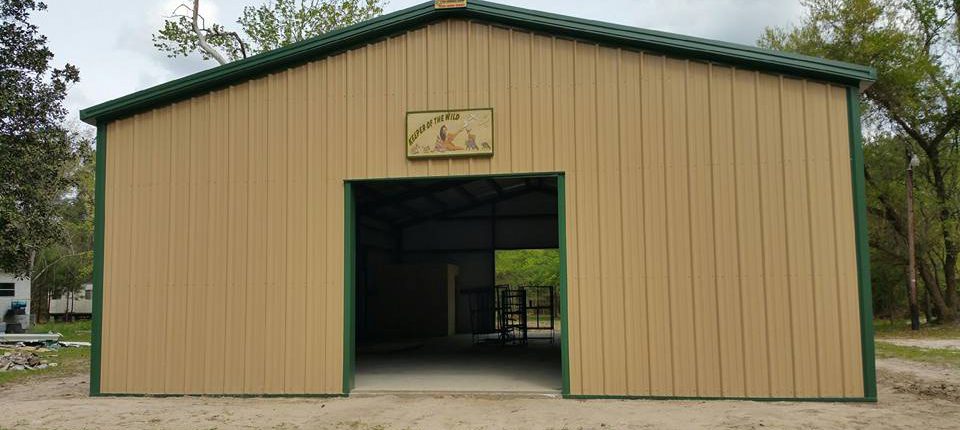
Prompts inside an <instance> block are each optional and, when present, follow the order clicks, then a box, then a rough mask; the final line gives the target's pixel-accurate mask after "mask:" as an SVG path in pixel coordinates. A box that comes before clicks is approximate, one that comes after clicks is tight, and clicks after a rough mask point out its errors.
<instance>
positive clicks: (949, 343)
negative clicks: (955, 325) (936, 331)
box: [877, 338, 960, 349]
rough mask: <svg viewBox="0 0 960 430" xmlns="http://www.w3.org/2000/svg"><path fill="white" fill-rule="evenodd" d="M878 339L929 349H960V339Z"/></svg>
mask: <svg viewBox="0 0 960 430" xmlns="http://www.w3.org/2000/svg"><path fill="white" fill-rule="evenodd" d="M877 340H878V341H882V342H888V343H892V344H894V345H900V346H912V347H916V348H929V349H960V339H899V338H882V339H877Z"/></svg>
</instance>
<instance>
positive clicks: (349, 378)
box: [343, 172, 570, 395]
mask: <svg viewBox="0 0 960 430" xmlns="http://www.w3.org/2000/svg"><path fill="white" fill-rule="evenodd" d="M485 178H556V179H557V201H558V203H557V206H558V207H557V209H558V210H559V211H558V213H557V217H558V218H557V220H558V221H557V223H558V224H559V229H560V231H559V233H560V237H559V240H560V350H561V362H562V365H561V366H562V369H563V371H562V372H563V375H562V379H563V381H562V382H563V385H562V386H563V388H562V391H561V393H562V394H564V395H566V394H567V393H569V392H570V360H569V358H568V357H567V354H568V352H567V351H568V346H567V343H568V342H569V341H568V338H567V329H566V327H567V270H566V267H567V248H566V246H567V245H566V243H567V233H566V229H565V226H566V215H565V212H564V211H565V207H566V194H565V182H564V174H563V172H546V173H499V174H498V173H493V174H480V175H453V176H413V177H409V176H408V177H393V178H379V179H347V180H345V181H344V184H345V187H346V188H345V193H344V195H345V197H344V199H345V200H344V213H345V215H344V218H345V220H344V228H345V229H347V230H346V231H345V232H344V238H345V239H344V242H345V243H344V329H343V336H344V340H343V350H344V353H343V363H344V366H343V393H344V395H346V394H349V393H350V389H352V388H353V378H354V364H355V358H356V356H355V349H356V319H355V317H354V312H355V311H354V308H353V303H354V300H355V298H354V294H356V286H355V285H354V276H355V275H354V272H355V270H356V228H355V227H356V225H355V224H356V223H355V218H354V217H355V213H354V210H355V207H354V194H353V188H352V184H354V183H367V182H386V181H414V182H416V181H436V180H443V181H447V180H457V179H485ZM348 301H349V303H348ZM347 363H350V367H349V368H348V366H347Z"/></svg>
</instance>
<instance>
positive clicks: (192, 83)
mask: <svg viewBox="0 0 960 430" xmlns="http://www.w3.org/2000/svg"><path fill="white" fill-rule="evenodd" d="M445 18H463V19H476V20H480V21H486V22H491V23H497V24H502V25H509V26H514V27H519V28H525V29H529V30H533V31H542V32H546V33H550V34H555V35H559V36H566V37H572V38H579V39H585V40H591V41H595V42H598V43H604V44H609V45H613V46H619V47H625V48H630V49H647V50H651V51H656V52H663V53H666V54H672V55H679V56H683V57H688V58H695V59H700V60H704V61H715V62H719V63H725V64H731V65H736V66H742V67H748V68H753V69H758V70H768V71H773V72H777V73H786V74H790V75H795V76H800V77H807V78H814V79H821V80H825V81H831V82H838V83H842V84H845V85H854V86H857V85H861V84H862V83H866V82H872V81H874V80H876V71H875V70H874V69H873V68H870V67H866V66H860V65H856V64H850V63H844V62H839V61H832V60H825V59H822V58H815V57H808V56H804V55H799V54H792V53H785V52H777V51H771V50H766V49H760V48H756V47H752V46H747V45H739V44H734V43H726V42H719V41H714V40H708V39H701V38H696V37H689V36H681V35H677V34H672V33H665V32H660V31H653V30H644V29H639V28H634V27H629V26H625V25H618V24H611V23H605V22H600V21H593V20H587V19H580V18H574V17H569V16H564V15H558V14H552V13H545V12H540V11H535V10H530V9H523V8H518V7H512V6H504V5H500V4H496V3H490V2H485V1H481V0H470V1H469V2H468V3H467V6H466V7H464V8H455V9H435V8H434V7H433V2H432V1H430V2H426V3H421V4H419V5H416V6H412V7H410V8H407V9H403V10H400V11H397V12H393V13H390V14H387V15H383V16H380V17H377V18H374V19H371V20H368V21H364V22H362V23H359V24H355V25H352V26H349V27H346V28H343V29H340V30H337V31H331V32H329V33H326V34H324V35H322V36H319V37H316V38H313V39H309V40H305V41H302V42H298V43H294V44H291V45H288V46H285V47H283V48H279V49H275V50H272V51H269V52H265V53H262V54H259V55H255V56H252V57H250V58H246V59H243V60H239V61H234V62H231V63H228V64H225V65H222V66H219V67H215V68H212V69H209V70H204V71H201V72H198V73H194V74H192V75H189V76H186V77H183V78H180V79H177V80H174V81H171V82H167V83H165V84H161V85H157V86H155V87H152V88H148V89H145V90H142V91H138V92H135V93H133V94H129V95H127V96H124V97H120V98H117V99H114V100H111V101H108V102H105V103H100V104H98V105H95V106H92V107H89V108H87V109H83V110H81V111H80V119H81V120H83V121H84V122H87V123H90V124H96V123H98V122H102V121H108V120H110V119H116V118H121V117H124V116H129V115H132V114H134V113H137V112H140V111H143V110H146V109H149V108H151V107H155V106H158V105H162V104H167V103H172V102H176V101H178V100H183V99H186V98H190V97H194V96H197V95H200V94H203V93H206V92H208V91H212V90H215V89H218V88H223V87H226V86H229V85H231V84H235V83H237V82H241V81H245V80H249V79H253V78H256V77H259V76H263V75H266V74H268V73H270V72H273V71H277V70H282V69H285V68H288V67H293V66H296V65H299V64H303V63H305V62H308V61H313V60H317V59H319V58H322V57H324V56H328V55H332V54H336V53H339V52H343V51H345V50H347V49H350V48H353V47H356V46H361V45H363V44H366V43H371V42H373V41H375V40H378V39H381V38H384V37H388V36H390V35H393V34H397V33H400V32H403V31H407V30H410V29H413V28H417V27H418V26H421V25H423V24H426V23H428V22H432V21H437V20H440V19H445Z"/></svg>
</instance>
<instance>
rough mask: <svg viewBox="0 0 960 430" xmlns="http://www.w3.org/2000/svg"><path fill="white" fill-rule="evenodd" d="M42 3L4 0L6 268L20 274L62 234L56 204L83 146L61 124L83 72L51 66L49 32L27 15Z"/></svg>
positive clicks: (1, 139) (1, 98)
mask: <svg viewBox="0 0 960 430" xmlns="http://www.w3.org/2000/svg"><path fill="white" fill-rule="evenodd" d="M44 9H46V5H44V4H43V3H40V2H36V1H33V0H0V19H2V23H0V166H3V175H0V271H5V272H11V273H14V274H17V275H21V276H29V272H30V269H31V267H32V263H33V261H34V257H35V256H36V254H37V253H38V252H39V251H40V250H41V249H43V248H44V247H46V246H49V245H51V244H53V243H56V242H57V241H58V240H59V239H60V238H61V237H63V234H64V231H63V225H62V223H61V222H60V216H61V213H60V212H59V211H58V204H59V200H60V198H61V196H63V195H64V194H65V193H66V192H68V191H69V190H70V188H71V181H70V179H69V178H68V177H67V175H66V174H65V173H66V171H67V170H68V169H69V168H70V166H71V164H72V163H74V161H75V160H76V158H77V151H78V150H79V149H80V148H78V147H77V146H76V145H75V144H76V142H75V141H74V140H73V139H71V138H70V135H69V133H67V131H66V130H65V129H64V128H63V127H62V125H61V122H62V121H63V118H64V116H65V114H66V111H65V110H64V108H63V105H62V103H63V99H64V97H65V96H66V91H67V89H68V87H69V85H70V84H72V83H75V82H77V81H78V80H79V78H80V76H79V72H78V71H77V69H76V68H75V67H73V66H71V65H69V64H67V65H65V66H64V67H63V68H59V69H57V68H53V67H52V66H51V61H52V60H53V53H52V52H51V51H50V49H49V48H47V45H46V37H44V36H43V35H41V34H40V33H39V31H38V29H37V26H35V25H33V24H31V23H30V22H29V19H30V15H31V13H32V12H34V11H42V10H44Z"/></svg>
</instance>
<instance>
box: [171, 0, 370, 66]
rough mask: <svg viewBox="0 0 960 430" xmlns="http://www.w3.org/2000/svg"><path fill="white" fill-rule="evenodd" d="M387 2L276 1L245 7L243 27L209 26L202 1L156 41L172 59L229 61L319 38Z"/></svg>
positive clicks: (179, 12) (184, 10) (180, 12)
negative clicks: (195, 57) (197, 57)
mask: <svg viewBox="0 0 960 430" xmlns="http://www.w3.org/2000/svg"><path fill="white" fill-rule="evenodd" d="M384 4H385V2H384V0H309V1H308V0H272V1H271V2H269V3H267V4H262V5H260V6H247V7H245V8H243V15H242V16H241V17H240V18H238V19H237V24H239V25H240V28H241V31H240V32H237V31H229V30H227V29H226V27H225V26H223V25H221V24H217V23H210V24H209V26H208V25H207V22H206V20H205V19H204V18H203V16H201V15H200V0H194V1H193V4H192V5H188V4H181V5H180V6H178V7H177V8H176V9H175V10H174V11H173V14H172V15H171V16H170V17H168V18H167V19H166V21H164V24H163V28H162V29H160V30H159V31H157V32H156V33H155V34H153V44H154V46H155V47H156V48H157V49H159V50H160V51H163V52H166V53H167V55H168V56H169V57H171V58H174V57H179V56H184V57H186V56H189V55H190V54H191V53H199V54H200V55H201V56H202V57H203V59H205V60H209V59H213V60H216V61H217V62H218V63H220V64H226V63H228V62H230V61H235V60H238V59H241V58H246V57H247V55H254V54H259V53H261V52H265V51H269V50H272V49H276V48H279V47H281V46H285V45H289V44H291V43H295V42H299V41H301V40H306V39H309V38H311V37H315V36H319V35H321V34H324V33H326V32H329V31H333V30H336V29H338V28H342V27H346V26H348V25H351V24H355V23H358V22H360V21H364V20H367V19H370V18H372V17H375V16H377V15H380V14H381V13H383V5H384Z"/></svg>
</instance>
